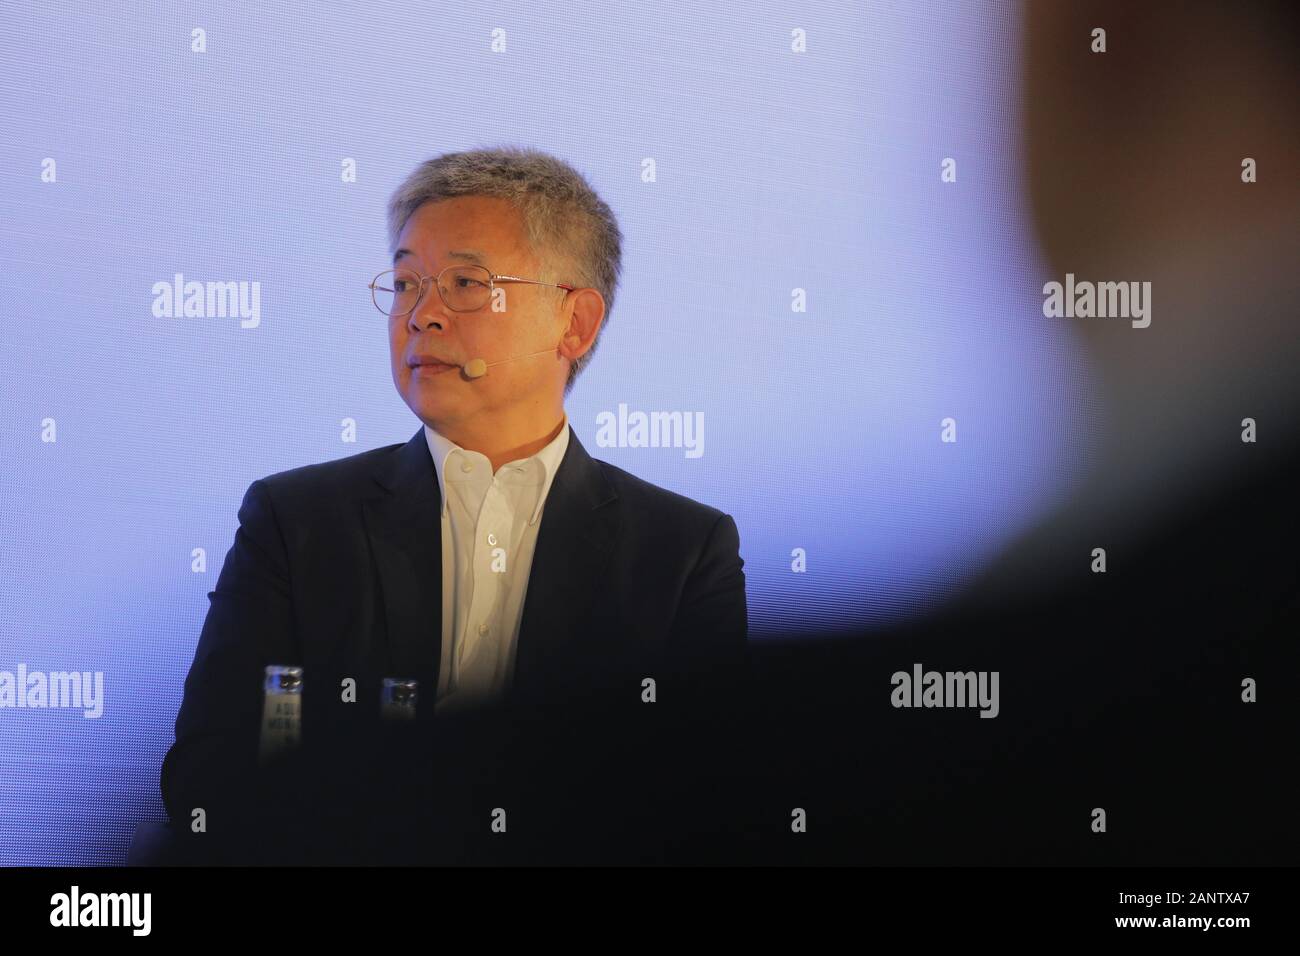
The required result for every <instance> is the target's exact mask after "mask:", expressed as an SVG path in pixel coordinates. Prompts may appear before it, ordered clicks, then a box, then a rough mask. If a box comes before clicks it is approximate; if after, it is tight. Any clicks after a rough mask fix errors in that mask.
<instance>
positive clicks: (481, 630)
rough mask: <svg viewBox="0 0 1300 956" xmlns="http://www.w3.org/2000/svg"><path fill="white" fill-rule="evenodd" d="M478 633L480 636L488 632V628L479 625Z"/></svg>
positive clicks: (484, 625)
mask: <svg viewBox="0 0 1300 956" xmlns="http://www.w3.org/2000/svg"><path fill="white" fill-rule="evenodd" d="M478 632H479V633H480V634H486V633H487V632H488V626H487V625H486V624H480V625H479V626H478Z"/></svg>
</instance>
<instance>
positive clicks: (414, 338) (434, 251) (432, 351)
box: [388, 196, 568, 428]
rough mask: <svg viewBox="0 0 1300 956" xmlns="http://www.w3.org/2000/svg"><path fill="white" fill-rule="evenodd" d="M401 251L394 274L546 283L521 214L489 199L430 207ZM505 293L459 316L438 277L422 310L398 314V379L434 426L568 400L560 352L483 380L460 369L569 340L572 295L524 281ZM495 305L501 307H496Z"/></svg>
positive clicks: (411, 227) (410, 225) (503, 287)
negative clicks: (461, 269)
mask: <svg viewBox="0 0 1300 956" xmlns="http://www.w3.org/2000/svg"><path fill="white" fill-rule="evenodd" d="M396 255H397V258H396V261H395V262H394V264H393V267H394V268H400V269H408V270H411V271H413V272H416V273H418V274H420V275H422V276H436V275H437V274H438V273H439V272H440V271H442V270H443V269H445V268H446V267H447V266H453V265H465V264H471V263H472V264H477V265H482V266H485V267H486V268H487V269H488V270H489V271H491V272H492V273H494V274H499V275H512V276H520V277H522V278H525V279H539V278H541V277H540V276H539V275H538V272H539V268H540V266H539V263H538V261H537V259H536V257H535V256H534V255H533V254H532V252H531V251H530V250H529V248H528V244H527V242H526V240H525V238H524V234H523V224H522V222H521V220H520V217H519V214H518V213H517V212H516V211H515V209H514V207H513V206H511V205H510V204H509V203H508V202H506V201H505V200H503V199H495V198H489V197H485V196H460V197H456V198H454V199H446V200H442V201H439V202H433V203H426V204H425V205H423V206H421V207H420V208H419V209H417V210H416V211H415V213H414V214H413V215H412V216H411V218H410V219H409V220H408V221H407V223H406V226H405V228H403V229H402V233H401V235H400V236H399V238H398V241H397V253H396ZM496 288H497V291H496V293H495V294H494V296H493V298H492V299H489V301H488V303H487V304H486V305H484V306H483V307H482V308H481V309H479V310H477V311H475V312H455V311H452V310H451V309H449V308H448V307H447V305H446V303H444V302H443V300H442V297H441V296H440V295H439V294H438V290H437V288H435V286H434V283H433V282H432V280H431V281H429V282H427V283H426V285H425V293H424V297H423V298H422V299H421V300H420V304H419V306H418V307H417V308H416V310H415V311H414V312H412V313H411V314H409V315H405V316H401V317H396V318H394V317H390V318H389V320H388V338H389V345H390V349H391V353H392V363H393V382H394V384H396V386H397V390H398V392H400V393H401V395H402V398H403V399H404V400H405V401H406V404H407V406H408V407H409V408H410V409H411V411H413V412H414V413H415V414H416V416H417V417H419V418H420V420H421V421H423V422H424V423H425V424H428V425H431V426H433V427H435V428H438V427H439V426H443V427H445V426H448V425H453V424H456V423H460V422H465V421H469V420H472V419H473V418H474V417H475V416H477V415H480V414H483V413H489V414H491V413H497V412H501V411H503V410H510V409H512V408H515V407H523V406H527V405H533V404H539V403H548V402H550V401H554V396H555V395H562V394H563V390H564V381H565V376H566V374H567V371H568V361H567V360H565V359H563V358H561V357H560V356H559V354H558V352H556V353H554V354H542V355H534V356H532V357H529V358H520V359H519V360H518V361H513V362H507V363H506V364H504V365H498V366H495V367H493V368H491V369H489V370H488V373H487V375H485V376H483V377H482V378H478V379H469V378H468V377H466V376H465V375H464V373H463V372H462V371H461V369H460V368H459V366H462V365H464V364H465V363H467V362H469V361H470V360H471V359H475V358H481V359H484V360H485V361H486V362H488V363H489V364H490V363H492V362H498V361H500V360H502V359H509V358H514V357H515V356H520V355H525V354H527V353H530V352H538V351H541V350H543V349H547V348H550V349H554V348H555V346H556V345H557V344H558V343H559V341H560V336H561V334H562V333H563V331H564V318H563V315H562V310H561V308H560V306H561V304H562V302H563V301H564V293H563V290H560V289H555V288H549V287H546V286H537V285H529V284H526V283H516V282H510V283H501V284H500V285H498V286H497V287H496ZM494 301H496V302H499V303H500V305H501V306H502V307H503V309H502V311H495V310H494V305H493V303H494ZM417 355H433V356H435V357H437V358H438V359H440V360H442V361H445V362H447V363H450V367H449V366H446V365H438V366H432V367H429V366H425V367H412V366H411V364H410V363H411V362H412V361H414V359H415V357H416V356H417Z"/></svg>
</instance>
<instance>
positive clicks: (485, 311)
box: [161, 148, 746, 829]
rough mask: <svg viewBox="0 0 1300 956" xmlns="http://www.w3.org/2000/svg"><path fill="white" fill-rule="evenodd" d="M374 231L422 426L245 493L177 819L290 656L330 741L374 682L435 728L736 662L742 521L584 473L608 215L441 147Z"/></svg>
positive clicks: (407, 392) (238, 773)
mask: <svg viewBox="0 0 1300 956" xmlns="http://www.w3.org/2000/svg"><path fill="white" fill-rule="evenodd" d="M389 238H390V243H391V250H390V251H391V253H392V263H391V265H390V267H388V268H387V269H385V271H384V272H382V273H381V274H380V275H379V276H377V277H376V279H375V280H374V282H372V284H371V289H372V294H373V297H374V302H375V305H376V306H377V307H378V308H379V310H380V311H381V312H383V313H385V314H386V315H387V322H388V335H389V344H390V346H391V353H392V373H393V381H394V383H395V385H396V386H397V390H398V392H399V393H400V394H401V396H402V398H403V400H404V401H405V402H406V404H407V405H408V406H409V407H410V409H411V411H412V412H414V413H415V415H416V417H418V418H419V419H420V421H421V423H422V424H421V427H420V429H419V430H418V431H417V432H416V433H415V435H414V436H412V438H411V440H410V441H408V442H406V443H405V444H401V445H390V446H387V447H384V448H379V449H376V450H374V451H369V452H365V453H363V454H359V455H354V456H352V457H350V458H345V459H341V460H339V461H334V462H328V463H324V464H318V465H311V466H307V467H303V468H297V469H294V470H291V471H287V472H283V473H280V474H276V475H272V476H270V477H268V478H264V479H261V480H259V481H255V482H253V483H252V485H251V486H250V487H249V489H248V492H247V494H246V495H245V497H244V501H243V504H242V506H241V508H240V511H239V520H240V526H239V529H238V531H237V533H236V536H235V542H234V546H233V547H232V548H231V550H230V552H229V553H228V555H227V556H226V561H225V564H224V566H223V568H222V571H221V576H220V578H219V580H218V582H217V587H216V590H214V591H213V592H212V593H211V594H210V595H209V598H210V601H211V607H210V609H209V612H208V617H207V620H206V621H205V623H204V627H203V631H202V635H201V637H200V639H199V644H198V649H197V652H196V654H195V658H194V663H193V666H192V667H191V670H190V673H189V676H188V678H187V680H186V684H185V698H184V702H183V704H182V706H181V709H180V713H179V716H178V717H177V720H176V743H175V745H174V746H173V747H172V748H171V750H170V752H169V753H168V754H167V757H166V759H165V761H164V764H163V768H162V777H161V784H162V792H163V797H164V801H165V803H166V805H167V808H168V811H169V813H170V815H171V817H172V819H173V821H174V822H176V823H178V824H181V825H183V826H184V827H185V828H187V829H188V828H189V823H190V819H191V816H192V814H193V812H194V810H195V808H199V807H202V808H203V809H204V810H205V812H206V813H208V814H209V824H208V825H209V827H215V826H216V823H217V822H218V821H213V820H211V818H210V815H211V812H212V811H211V809H210V808H211V807H214V806H218V807H219V806H223V805H225V803H226V801H228V800H229V799H232V798H235V797H236V796H238V794H237V791H238V789H239V788H240V787H242V786H243V785H244V781H246V780H247V779H248V775H249V774H251V773H252V772H253V771H254V768H255V765H256V762H257V752H258V735H259V729H260V725H261V717H262V706H263V674H264V670H265V668H266V667H267V666H268V665H288V666H300V667H302V668H303V685H304V690H303V695H302V701H303V710H302V735H303V738H304V741H309V740H314V741H315V742H316V743H321V742H325V741H329V740H330V739H332V737H333V736H334V735H343V734H346V733H347V732H348V731H349V730H355V729H356V728H357V727H359V726H363V725H365V724H366V723H367V722H371V723H373V722H377V719H378V715H379V713H380V706H381V700H380V694H381V687H382V683H383V680H384V679H385V678H396V679H402V680H415V681H417V704H416V708H417V724H418V725H419V726H428V725H429V723H430V721H431V720H434V719H441V717H442V715H443V714H444V713H447V712H451V711H465V710H475V709H481V708H483V707H485V706H487V705H493V704H497V703H500V702H504V701H518V700H527V699H531V700H536V701H541V702H544V703H546V704H549V705H552V706H553V705H555V704H556V703H557V702H558V701H565V700H570V699H580V698H583V697H584V695H588V694H612V695H615V696H619V697H620V698H626V699H627V700H628V701H630V702H634V703H639V702H640V701H641V700H642V695H643V694H645V693H646V690H647V688H648V687H650V686H652V685H650V684H648V683H646V681H647V680H653V681H654V682H655V683H654V685H653V686H654V688H655V690H654V693H655V694H656V695H657V696H662V697H664V698H666V699H672V698H673V697H674V696H675V695H681V694H685V692H686V691H687V689H688V687H694V688H698V687H707V686H709V681H710V680H711V679H712V678H713V677H718V678H722V677H725V675H727V674H733V673H735V668H736V666H737V665H738V664H741V663H743V659H744V653H745V641H746V601H745V577H744V573H743V570H742V568H743V561H742V559H741V557H740V555H739V539H738V533H737V529H736V525H735V522H734V521H733V520H732V518H731V517H730V516H729V515H727V514H724V513H723V512H721V511H719V510H717V509H715V508H711V507H708V506H706V505H703V504H700V503H697V502H695V501H692V500H690V499H688V498H685V497H682V496H681V495H677V494H674V493H672V492H669V491H666V490H664V489H661V488H657V487H655V486H654V485H651V484H649V483H647V482H645V481H642V480H640V479H638V478H636V477H634V476H633V475H631V474H628V473H627V472H625V471H623V470H621V469H618V468H615V467H613V466H612V465H609V464H607V463H605V462H601V461H598V460H595V459H592V458H591V457H590V456H589V455H588V454H587V451H586V449H584V448H583V446H582V443H581V442H580V441H579V440H578V437H577V435H575V434H574V433H573V431H572V429H571V427H570V425H569V422H568V419H567V416H566V414H565V411H564V402H563V399H564V396H565V395H566V394H567V392H568V390H569V389H570V388H571V387H572V385H573V382H574V379H575V378H576V376H577V375H578V374H579V372H580V371H581V370H582V368H583V367H584V366H585V365H586V364H587V363H588V362H589V361H590V359H591V356H592V353H593V352H594V350H595V347H596V344H597V342H598V340H599V336H600V333H601V331H602V329H603V327H604V325H605V321H606V319H607V317H608V314H609V309H610V306H611V305H612V303H613V300H614V291H615V287H616V285H617V280H618V275H619V270H620V250H621V235H620V232H619V229H618V225H617V223H616V221H615V219H614V216H613V214H612V212H611V211H610V209H609V207H608V206H607V205H606V204H605V203H604V202H603V201H602V200H601V199H600V198H599V197H598V196H597V195H596V194H595V193H594V192H593V191H592V189H591V188H590V186H589V185H588V184H587V183H586V182H585V181H584V180H583V178H582V177H581V176H580V175H579V174H578V173H577V172H575V171H574V170H573V169H571V168H570V167H569V166H568V165H566V164H564V163H563V162H561V161H559V160H557V159H554V158H552V157H550V156H547V155H545V154H542V153H539V152H535V151H531V150H521V149H514V148H506V149H490V150H487V149H485V150H476V151H472V152H462V153H452V154H447V155H443V156H440V157H438V158H436V159H433V160H430V161H428V162H426V163H424V164H423V165H421V166H420V167H419V168H418V169H417V170H416V171H415V172H414V173H413V174H412V175H411V176H410V178H409V179H407V180H406V182H405V183H403V184H402V185H401V187H400V188H399V189H398V190H397V191H396V193H395V194H394V196H393V197H392V200H391V202H390V206H389ZM349 682H354V684H350V683H349ZM349 687H355V693H354V694H352V693H350V692H349ZM435 715H436V716H435Z"/></svg>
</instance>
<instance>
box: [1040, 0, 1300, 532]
mask: <svg viewBox="0 0 1300 956" xmlns="http://www.w3.org/2000/svg"><path fill="white" fill-rule="evenodd" d="M1025 10H1026V43H1027V49H1026V54H1025V60H1024V90H1023V99H1024V109H1025V132H1026V138H1027V141H1026V154H1027V157H1028V184H1029V191H1030V198H1031V201H1032V208H1033V215H1034V221H1035V225H1036V229H1037V232H1038V237H1039V239H1040V242H1041V244H1042V247H1043V249H1044V250H1045V253H1046V255H1047V258H1048V260H1049V262H1050V265H1051V268H1052V271H1053V275H1052V278H1053V279H1054V280H1057V281H1063V279H1064V277H1065V275H1066V274H1067V273H1073V274H1074V276H1076V277H1077V279H1079V280H1089V281H1093V282H1102V281H1129V282H1132V281H1137V282H1143V281H1149V282H1150V283H1151V296H1150V301H1149V303H1148V305H1149V307H1150V320H1151V323H1150V325H1149V326H1148V327H1146V328H1136V327H1134V326H1133V325H1132V324H1131V323H1130V322H1128V321H1124V320H1122V319H1114V318H1073V319H1062V320H1061V321H1069V322H1071V323H1072V325H1073V326H1074V328H1075V329H1076V330H1077V331H1078V333H1079V334H1080V335H1081V336H1082V337H1083V339H1084V341H1086V342H1087V344H1088V346H1089V347H1090V351H1091V353H1092V356H1093V358H1094V359H1095V362H1096V369H1097V372H1098V375H1099V381H1100V384H1101V386H1102V388H1103V397H1104V399H1105V401H1106V404H1107V405H1108V414H1107V419H1106V424H1105V428H1104V431H1103V441H1104V442H1105V445H1104V447H1105V451H1104V455H1105V456H1106V465H1105V467H1107V468H1111V469H1118V471H1119V472H1122V474H1120V473H1116V474H1113V475H1112V478H1113V480H1114V481H1115V484H1116V485H1118V484H1119V482H1121V481H1130V482H1131V483H1132V484H1133V486H1134V488H1133V492H1134V493H1135V494H1138V495H1142V496H1149V498H1150V500H1149V504H1150V505H1151V506H1152V507H1156V506H1158V505H1160V504H1162V503H1163V502H1164V501H1166V500H1169V499H1170V498H1171V494H1172V493H1173V492H1176V491H1178V490H1179V489H1178V488H1169V489H1165V490H1164V491H1163V492H1160V493H1159V495H1156V493H1155V492H1153V490H1152V489H1153V486H1154V485H1156V484H1160V483H1164V482H1165V481H1167V480H1168V479H1169V477H1170V476H1171V475H1176V476H1177V481H1176V484H1177V485H1186V484H1188V483H1191V484H1193V485H1194V484H1196V483H1197V482H1198V481H1202V480H1203V481H1205V482H1207V483H1208V482H1209V481H1210V480H1212V479H1213V478H1214V477H1215V476H1216V475H1219V474H1223V473H1227V472H1229V471H1231V470H1232V469H1233V467H1234V463H1241V462H1243V461H1246V460H1248V459H1246V458H1245V457H1244V456H1242V455H1240V454H1234V453H1235V452H1237V453H1239V452H1241V450H1242V447H1241V443H1240V432H1241V429H1242V426H1241V424H1240V423H1241V420H1242V419H1244V418H1247V417H1250V418H1256V419H1257V422H1258V429H1259V438H1258V441H1259V449H1260V450H1261V451H1264V452H1267V451H1268V449H1269V448H1272V449H1277V448H1279V447H1281V446H1282V445H1284V444H1285V439H1284V437H1283V436H1284V435H1285V434H1286V433H1287V431H1289V430H1290V429H1291V428H1293V427H1294V421H1295V419H1294V412H1293V411H1292V410H1293V409H1294V406H1295V404H1296V403H1295V401H1294V399H1295V397H1296V389H1297V387H1298V384H1297V383H1300V375H1297V374H1296V372H1297V368H1296V361H1297V357H1298V354H1300V348H1298V345H1300V336H1298V335H1297V333H1296V328H1295V317H1296V313H1297V310H1298V309H1300V280H1298V277H1300V268H1297V242H1296V223H1297V222H1300V179H1298V178H1297V176H1296V170H1297V169H1300V126H1298V125H1297V123H1296V103H1297V101H1296V97H1295V90H1296V87H1297V78H1298V77H1300V69H1298V67H1300V7H1296V6H1295V5H1294V4H1293V3H1291V2H1260V3H1249V4H1224V3H1216V2H1196V0H1191V2H1185V0H1178V2H1149V3H1148V2H1140V3H1134V2H1130V0H1104V2H1080V3H1055V2H1041V3H1028V4H1026V5H1025ZM1098 28H1101V29H1104V30H1105V52H1094V46H1095V39H1094V33H1093V31H1094V30H1096V29H1098ZM1246 160H1253V165H1254V170H1255V176H1256V179H1257V181H1256V182H1251V183H1248V182H1243V171H1244V167H1243V162H1244V161H1246ZM1266 446H1267V447H1266ZM1252 450H1254V449H1252ZM1113 490H1114V493H1115V494H1116V495H1117V496H1118V495H1121V494H1123V489H1122V488H1119V487H1114V488H1113ZM1156 497H1159V498H1160V499H1161V500H1159V501H1157V500H1155V498H1156Z"/></svg>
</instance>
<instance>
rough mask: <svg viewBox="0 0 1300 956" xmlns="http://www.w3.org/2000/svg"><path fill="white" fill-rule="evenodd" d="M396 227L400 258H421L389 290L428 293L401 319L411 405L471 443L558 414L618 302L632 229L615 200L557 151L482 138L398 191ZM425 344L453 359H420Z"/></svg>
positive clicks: (396, 332)
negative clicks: (613, 207) (479, 367)
mask: <svg viewBox="0 0 1300 956" xmlns="http://www.w3.org/2000/svg"><path fill="white" fill-rule="evenodd" d="M388 233H389V243H390V251H391V252H392V254H393V262H392V266H393V268H394V269H397V270H408V271H407V272H406V273H405V276H404V281H402V280H401V277H394V276H390V277H389V278H387V279H385V280H384V282H385V283H386V284H387V285H386V287H392V286H393V284H394V281H396V282H397V285H398V289H397V290H396V292H397V294H396V295H395V296H392V295H390V296H389V301H392V300H394V299H401V296H402V295H403V294H404V290H405V295H406V296H407V298H406V299H405V300H403V301H404V304H405V306H409V304H410V301H412V299H413V297H414V296H415V295H418V296H419V298H418V304H417V305H416V306H415V308H414V310H413V311H410V312H409V313H408V314H405V315H401V316H398V315H390V317H389V320H388V329H389V344H390V351H391V358H392V373H393V381H394V383H395V384H396V386H397V390H398V392H400V393H401V395H402V397H403V399H404V400H405V401H406V403H407V405H408V406H409V407H410V409H411V410H412V411H413V412H415V414H416V415H417V416H418V417H419V418H420V419H421V421H423V422H424V423H425V424H426V425H429V426H430V427H432V428H434V429H436V430H437V431H439V432H441V433H442V434H444V435H446V436H447V437H449V438H451V439H452V440H454V441H457V442H458V443H459V444H462V445H464V446H466V447H473V446H475V445H476V444H481V442H480V441H478V439H480V438H481V437H482V436H485V435H489V434H490V435H493V436H504V437H505V438H506V442H505V443H506V445H507V446H508V445H509V444H510V440H511V439H514V440H517V441H520V442H522V441H525V440H527V439H529V438H531V437H535V436H536V435H537V434H538V429H541V428H550V427H551V426H552V425H554V423H555V422H556V421H557V420H559V417H560V415H561V414H562V408H563V399H564V395H565V394H566V393H567V392H568V390H569V389H570V388H571V387H572V385H573V382H574V380H575V379H576V378H577V376H578V374H579V373H580V372H581V371H582V369H583V368H584V367H585V366H586V365H587V363H588V362H589V361H590V360H591V357H592V354H593V353H594V351H595V348H596V344H597V341H598V339H599V336H600V332H601V329H602V328H603V326H604V322H605V319H606V317H607V316H608V313H609V309H610V308H611V306H612V305H613V301H614V292H615V288H616V286H617V284H618V276H619V270H620V261H621V235H620V232H619V228H618V224H617V222H616V221H615V219H614V216H613V213H612V212H611V211H610V209H609V207H608V206H607V205H606V204H605V203H604V202H603V201H602V200H601V199H600V198H599V197H598V196H597V195H596V193H595V192H594V191H593V190H592V189H591V187H590V186H589V185H588V184H587V182H586V181H585V180H584V179H583V177H582V176H581V175H580V174H579V173H577V172H576V171H575V170H574V169H573V168H572V167H570V166H568V165H567V164H565V163H563V162H561V161H560V160H558V159H555V158H554V157H551V156H548V155H546V154H544V153H541V152H537V151H533V150H524V149H517V148H509V147H507V148H501V149H484V150H474V151H470V152H460V153H449V154H445V155H442V156H439V157H437V158H435V159H432V160H429V161H428V162H425V163H423V164H421V165H420V166H419V167H418V168H417V169H416V170H415V171H414V172H413V173H412V174H411V175H410V176H409V177H408V178H407V179H406V181H405V182H403V183H402V185H401V186H400V187H398V189H397V191H396V192H395V193H394V194H393V197H392V199H391V200H390V201H389V205H388ZM444 270H449V271H446V272H444ZM440 274H441V275H442V277H443V279H442V282H441V283H440V284H439V283H436V282H435V279H434V277H436V276H439V275H440ZM490 276H507V277H514V278H518V279H525V280H530V281H526V282H508V281H499V280H493V279H491V278H490ZM422 278H423V279H425V281H424V282H423V285H421V279H422ZM439 285H441V289H440V288H439ZM560 286H569V287H571V289H566V288H560ZM377 295H379V296H381V297H382V296H384V293H382V292H381V293H377ZM449 299H450V300H451V301H448V300H449ZM480 302H481V304H480ZM467 304H468V305H470V306H472V307H471V308H468V309H465V308H464V306H465V305H467ZM399 310H400V309H394V311H399ZM533 353H537V354H533ZM421 356H423V357H428V356H433V357H434V358H436V359H439V360H441V361H443V362H446V363H448V364H447V365H442V366H432V367H430V366H425V367H422V368H415V367H412V362H413V361H415V359H416V358H417V357H421ZM524 356H527V357H524ZM474 359H483V360H484V361H485V362H486V363H488V364H489V365H491V363H496V362H503V360H509V361H504V364H500V365H494V366H492V367H491V368H490V369H489V370H488V373H487V374H486V375H482V376H480V377H477V378H471V377H470V376H469V375H466V374H465V373H464V372H463V371H462V369H461V368H460V366H463V365H465V364H467V363H469V362H471V361H472V360H474ZM494 440H498V441H499V440H500V439H499V438H494Z"/></svg>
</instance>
